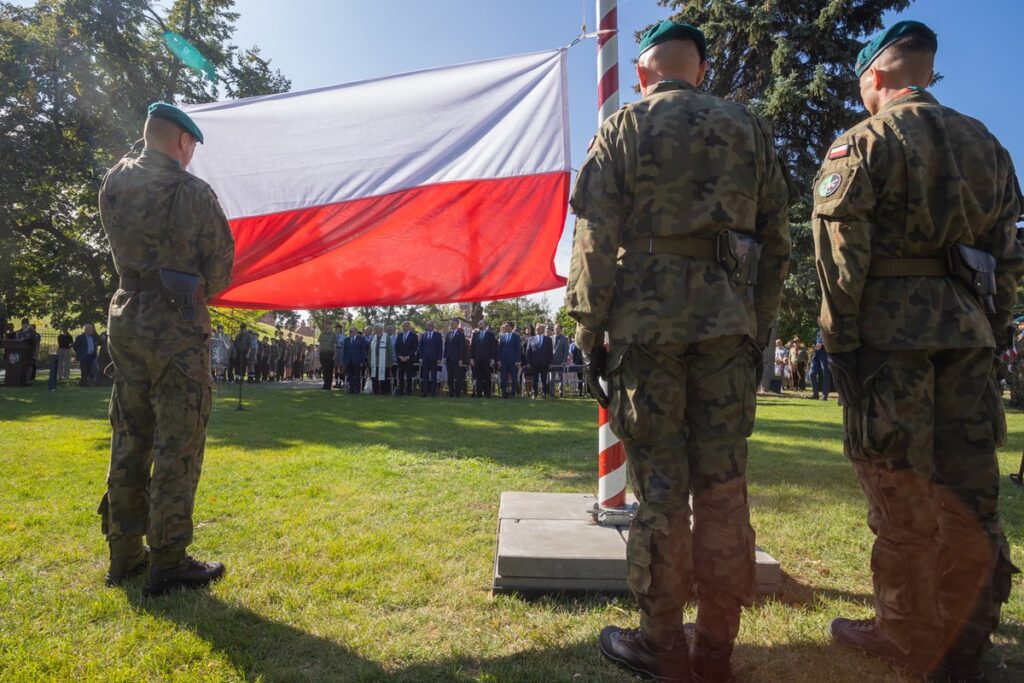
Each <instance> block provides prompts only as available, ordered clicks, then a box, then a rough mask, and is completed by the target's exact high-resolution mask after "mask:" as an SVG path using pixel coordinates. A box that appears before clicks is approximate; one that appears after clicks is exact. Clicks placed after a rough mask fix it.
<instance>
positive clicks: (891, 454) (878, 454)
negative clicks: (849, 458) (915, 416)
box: [857, 364, 910, 460]
mask: <svg viewBox="0 0 1024 683" xmlns="http://www.w3.org/2000/svg"><path fill="white" fill-rule="evenodd" d="M900 390H901V387H900V384H899V381H898V380H897V377H896V373H894V372H893V371H892V368H890V367H889V366H888V364H886V365H883V366H882V367H880V368H879V369H878V370H877V371H876V372H875V373H874V374H872V375H871V376H870V377H869V378H868V379H867V380H865V382H864V398H863V399H862V400H861V404H860V406H858V408H857V412H858V418H859V425H860V452H861V453H862V454H863V459H866V460H902V459H905V458H906V457H907V455H908V453H907V450H908V448H907V447H908V444H909V443H910V437H909V434H908V431H907V430H908V425H907V424H905V421H904V420H902V419H901V417H900V413H899V410H898V408H897V405H896V392H898V391H900Z"/></svg>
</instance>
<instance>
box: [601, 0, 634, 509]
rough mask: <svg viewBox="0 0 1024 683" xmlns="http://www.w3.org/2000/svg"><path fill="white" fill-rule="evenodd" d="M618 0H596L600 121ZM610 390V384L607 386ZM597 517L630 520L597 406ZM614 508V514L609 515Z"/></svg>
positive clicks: (608, 103) (612, 443)
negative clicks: (626, 512) (624, 512)
mask: <svg viewBox="0 0 1024 683" xmlns="http://www.w3.org/2000/svg"><path fill="white" fill-rule="evenodd" d="M615 4H616V0H597V110H598V119H597V123H598V126H600V125H601V124H602V123H603V122H604V120H605V119H606V118H608V117H609V116H611V115H612V114H614V113H615V112H616V111H617V110H618V108H619V34H618V29H619V21H618V12H617V10H616V6H615ZM605 388H606V390H607V387H605ZM597 443H598V461H597V462H598V464H597V476H598V480H597V502H598V509H597V519H598V522H605V523H608V524H622V523H624V522H625V523H628V517H626V518H623V516H622V515H621V514H619V515H615V514H614V512H615V511H624V510H625V507H626V451H625V449H624V448H623V447H622V444H621V443H620V442H619V439H618V437H617V436H615V434H613V433H612V430H611V426H610V425H609V424H608V411H607V410H606V409H604V408H601V407H598V409H597ZM608 511H611V512H612V513H613V514H612V515H608V514H607V512H608Z"/></svg>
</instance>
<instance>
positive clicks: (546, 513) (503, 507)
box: [498, 491, 636, 521]
mask: <svg viewBox="0 0 1024 683" xmlns="http://www.w3.org/2000/svg"><path fill="white" fill-rule="evenodd" d="M595 502H597V497H596V496H593V495H591V494H589V493H531V492H525V491H505V492H503V493H502V494H501V504H500V505H499V506H498V519H576V520H581V521H587V520H589V519H591V515H590V510H591V508H593V507H594V503H595ZM635 502H636V498H635V497H634V496H633V495H632V494H629V495H627V496H626V504H627V505H632V504H633V503H635Z"/></svg>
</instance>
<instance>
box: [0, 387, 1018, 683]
mask: <svg viewBox="0 0 1024 683" xmlns="http://www.w3.org/2000/svg"><path fill="white" fill-rule="evenodd" d="M247 394H248V401H247V402H248V404H249V407H250V410H248V411H245V412H236V411H235V410H233V397H232V395H231V393H230V390H229V391H226V392H224V393H223V394H222V395H221V396H219V397H218V398H217V400H216V402H215V409H214V414H213V417H212V420H211V427H210V438H209V443H208V447H207V451H206V461H205V467H204V474H203V481H202V484H201V485H200V490H199V497H198V501H197V506H196V521H197V522H198V530H197V533H196V542H195V544H194V545H193V547H192V550H193V551H194V552H195V554H197V555H198V556H200V557H203V558H216V559H220V560H222V561H224V562H225V563H226V564H227V567H228V575H227V577H226V578H225V579H224V580H223V581H222V582H220V583H219V584H217V585H216V586H215V587H214V588H213V589H212V590H210V591H209V592H194V593H181V594H176V595H172V596H169V597H166V598H161V599H157V600H143V599H142V598H141V596H140V588H141V580H135V581H133V582H131V583H130V584H129V585H128V586H127V587H126V588H124V589H108V588H104V587H103V585H102V580H101V579H102V574H103V571H104V569H105V564H106V555H105V545H104V542H103V539H102V537H101V535H100V530H99V522H98V517H97V516H96V515H95V509H96V505H97V504H98V502H99V498H100V496H101V494H102V492H103V488H104V476H105V472H106V459H107V448H108V440H109V425H108V424H107V422H106V419H105V412H106V397H107V393H106V392H105V391H104V390H102V389H78V388H75V387H62V388H61V390H60V391H58V392H56V393H52V394H51V393H47V392H46V391H45V390H44V389H43V388H42V387H33V388H27V389H10V388H8V389H0V472H2V473H3V474H2V476H3V480H2V487H0V680H4V681H7V680H9V681H35V680H59V681H70V680H75V681H79V680H97V681H108V680H109V681H141V680H167V681H196V680H203V681H207V680H209V681H238V680H265V681H291V680H296V681H331V680H337V681H350V680H352V681H360V680H374V681H375V680H400V681H463V680H465V681H624V680H630V677H628V676H626V675H625V674H623V673H621V672H620V671H619V670H617V669H615V668H613V667H611V666H609V665H607V664H605V663H604V662H603V661H602V660H601V658H600V657H599V656H598V654H597V650H596V640H595V639H596V635H597V633H598V631H599V630H600V629H601V628H602V627H603V626H604V625H606V624H609V623H618V624H621V625H635V624H636V621H637V616H636V612H635V610H634V608H633V606H632V605H631V600H629V599H625V598H618V599H616V598H607V597H593V598H579V597H549V598H543V599H539V600H532V601H527V600H524V599H521V598H519V597H515V596H501V597H491V596H490V593H489V588H490V580H491V571H492V562H493V553H494V542H495V529H496V518H497V505H498V498H499V495H500V493H501V491H505V490H522V491H581V492H591V491H593V490H594V489H595V487H596V466H595V453H594V451H595V442H596V435H595V405H594V403H593V402H591V401H584V400H563V401H555V402H531V401H517V402H513V403H509V402H502V401H490V402H484V401H472V400H464V401H448V400H445V399H437V400H423V399H418V398H411V399H391V398H374V397H350V396H346V395H342V394H339V393H337V392H335V393H332V394H329V395H326V394H325V393H324V392H319V391H315V390H310V389H278V388H259V389H255V390H249V389H248V388H247ZM839 423H840V410H839V408H837V407H836V405H835V404H834V403H821V402H812V401H808V400H804V399H799V398H795V397H789V398H781V399H777V398H770V399H765V400H763V401H762V403H761V405H760V407H759V414H758V424H757V430H756V432H755V435H754V437H753V439H752V441H751V450H752V452H751V462H750V479H751V497H752V501H753V516H754V525H755V527H756V529H757V532H758V541H759V543H760V544H761V545H762V546H764V547H765V548H766V549H767V550H768V551H769V552H771V553H772V554H773V555H774V556H775V557H776V558H777V559H778V560H780V561H781V563H782V566H783V568H784V570H785V571H786V572H787V574H788V576H787V580H786V585H785V590H784V592H783V593H782V594H781V595H780V596H778V597H776V598H773V599H769V600H765V601H762V602H760V603H759V604H757V605H756V606H755V607H753V608H751V609H750V610H748V611H747V612H746V613H745V614H744V619H743V625H742V630H741V633H740V643H739V647H738V650H737V652H736V655H735V657H734V666H735V669H736V672H737V674H738V678H739V679H740V680H745V681H865V680H870V681H876V680H897V679H896V677H894V676H892V675H891V674H890V673H889V672H888V671H887V670H886V669H885V668H884V667H882V666H880V665H877V664H875V663H873V662H870V661H868V660H866V659H864V658H862V657H859V656H857V655H855V654H851V653H848V652H845V651H843V650H840V649H838V648H836V647H835V646H833V645H831V644H830V643H829V642H828V638H827V635H826V628H827V624H828V622H829V620H830V619H831V618H832V617H834V616H836V615H839V614H843V615H850V616H857V617H860V616H865V615H868V614H870V612H871V609H872V608H871V603H870V592H871V589H870V587H871V581H870V573H869V569H868V552H869V548H870V543H871V536H870V532H869V531H868V529H867V527H866V525H865V523H864V511H865V508H864V503H863V500H862V496H861V492H860V489H859V486H858V485H857V482H856V480H855V478H854V476H853V473H852V471H851V469H850V467H849V466H848V464H847V463H846V462H845V461H844V460H843V458H842V456H841V453H840V448H841V447H840V439H839ZM1010 433H1011V438H1010V441H1009V443H1008V444H1007V445H1006V447H1005V448H1004V449H1003V450H1002V452H1001V454H1000V457H1001V464H1002V469H1003V471H1004V473H1006V472H1010V471H1015V470H1016V468H1017V465H1018V463H1019V458H1020V453H1021V450H1022V448H1024V415H1021V414H1011V415H1010ZM1003 481H1004V482H1005V484H1004V486H1003V501H1002V506H1003V514H1004V521H1005V524H1006V527H1007V531H1008V533H1009V535H1010V539H1011V543H1012V546H1013V554H1014V558H1015V561H1016V562H1017V563H1018V564H1022V565H1024V539H1022V533H1024V511H1022V505H1024V495H1022V493H1021V491H1020V490H1016V489H1014V488H1013V487H1012V486H1011V485H1010V484H1009V481H1008V480H1006V479H1005V478H1004V480H1003ZM1015 589H1016V593H1015V594H1014V596H1013V598H1012V600H1011V602H1010V604H1009V605H1008V606H1007V608H1006V609H1005V610H1004V626H1003V632H1002V634H1001V635H1000V636H999V639H998V642H997V646H996V647H995V648H994V650H993V652H992V653H991V654H990V656H989V659H988V662H987V664H988V668H989V671H990V673H991V675H992V680H996V681H1012V680H1021V677H1022V676H1024V645H1022V644H1021V639H1022V638H1024V626H1022V625H1021V622H1022V621H1024V597H1022V593H1024V591H1022V590H1021V583H1020V581H1019V580H1018V581H1016V582H1015Z"/></svg>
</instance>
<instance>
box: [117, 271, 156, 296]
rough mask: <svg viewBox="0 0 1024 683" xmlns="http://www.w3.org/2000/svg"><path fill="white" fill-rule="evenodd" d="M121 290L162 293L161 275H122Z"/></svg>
mask: <svg viewBox="0 0 1024 683" xmlns="http://www.w3.org/2000/svg"><path fill="white" fill-rule="evenodd" d="M121 289H123V290H125V291H126V292H159V291H162V290H161V287H160V276H159V275H139V276H131V275H122V276H121Z"/></svg>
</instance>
